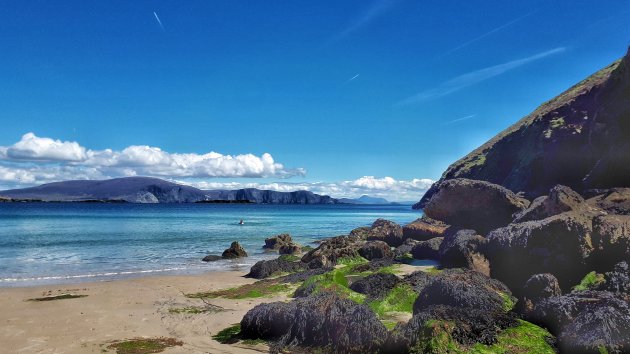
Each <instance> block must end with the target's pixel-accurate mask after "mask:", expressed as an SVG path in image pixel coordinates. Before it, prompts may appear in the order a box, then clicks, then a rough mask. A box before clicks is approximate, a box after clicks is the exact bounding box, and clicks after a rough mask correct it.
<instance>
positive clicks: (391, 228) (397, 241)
mask: <svg viewBox="0 0 630 354" xmlns="http://www.w3.org/2000/svg"><path fill="white" fill-rule="evenodd" d="M367 240H368V241H385V242H386V243H387V244H388V245H390V246H392V247H398V246H400V245H402V243H403V231H402V227H401V226H400V225H398V224H396V223H395V222H393V221H389V220H385V219H377V220H376V221H374V223H373V224H372V228H371V229H370V233H369V235H368V237H367Z"/></svg>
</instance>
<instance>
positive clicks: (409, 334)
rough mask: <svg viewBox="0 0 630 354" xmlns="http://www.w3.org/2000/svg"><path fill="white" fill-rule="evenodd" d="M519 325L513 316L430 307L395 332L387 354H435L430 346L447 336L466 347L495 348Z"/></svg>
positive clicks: (511, 314)
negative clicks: (506, 331)
mask: <svg viewBox="0 0 630 354" xmlns="http://www.w3.org/2000/svg"><path fill="white" fill-rule="evenodd" d="M517 324H518V321H517V319H516V317H515V315H514V314H513V313H505V312H489V311H485V310H481V309H475V308H460V307H453V306H444V305H437V306H430V307H428V308H426V309H424V310H423V311H421V312H418V313H416V314H414V316H413V318H412V319H411V320H410V321H409V322H408V323H407V324H404V325H402V326H400V325H399V326H398V327H397V328H396V329H395V330H394V331H393V332H392V333H391V336H390V339H389V340H388V342H387V345H386V350H385V351H384V352H386V353H410V352H413V353H416V352H422V353H435V351H434V350H435V349H436V348H431V347H430V344H429V343H430V342H431V341H432V340H433V339H434V338H444V337H445V336H448V337H450V338H452V339H453V340H455V341H456V342H458V343H459V344H462V345H464V346H470V345H473V344H475V343H481V344H485V345H492V344H494V343H496V341H497V335H498V334H499V333H500V332H501V331H502V330H504V329H506V328H510V327H514V326H516V325H517ZM420 348H421V349H420ZM442 349H443V348H442Z"/></svg>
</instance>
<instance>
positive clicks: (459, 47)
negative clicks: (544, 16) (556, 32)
mask: <svg viewBox="0 0 630 354" xmlns="http://www.w3.org/2000/svg"><path fill="white" fill-rule="evenodd" d="M536 12H538V11H532V12H530V13H528V14H525V15H523V16H521V17H518V18H515V19H513V20H512V21H510V22H507V23H504V24H502V25H501V26H499V27H496V28H494V29H492V30H490V31H488V32H486V33H484V34H482V35H480V36H477V37H475V38H473V39H471V40H469V41H468V42H465V43H462V44H460V45H458V46H457V47H455V48H453V49H450V50H448V51H446V52H444V53H442V54H441V55H439V56H438V57H437V58H443V57H445V56H447V55H449V54H452V53H455V52H456V51H458V50H460V49H462V48H465V47H467V46H469V45H471V44H473V43H475V42H477V41H478V40H480V39H483V38H486V37H488V36H489V35H491V34H493V33H495V32H499V31H500V30H502V29H504V28H506V27H509V26H511V25H513V24H515V23H517V22H519V21H521V20H523V19H525V18H527V17H529V16H531V15H533V14H535V13H536Z"/></svg>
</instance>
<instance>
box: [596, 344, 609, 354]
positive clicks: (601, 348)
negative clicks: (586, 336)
mask: <svg viewBox="0 0 630 354" xmlns="http://www.w3.org/2000/svg"><path fill="white" fill-rule="evenodd" d="M597 351H598V352H599V354H608V349H606V347H604V346H599V347H597Z"/></svg>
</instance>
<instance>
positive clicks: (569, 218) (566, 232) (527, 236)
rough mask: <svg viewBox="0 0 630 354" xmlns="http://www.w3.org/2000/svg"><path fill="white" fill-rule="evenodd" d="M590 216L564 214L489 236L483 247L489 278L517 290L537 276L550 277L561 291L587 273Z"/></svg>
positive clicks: (502, 229)
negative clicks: (549, 275) (558, 283)
mask: <svg viewBox="0 0 630 354" xmlns="http://www.w3.org/2000/svg"><path fill="white" fill-rule="evenodd" d="M592 218H593V215H590V214H587V213H583V212H582V211H580V212H573V211H572V212H567V213H562V214H558V215H555V216H552V217H549V218H547V219H544V220H540V221H528V222H524V223H517V224H511V225H509V226H507V227H503V228H500V229H497V230H494V231H492V232H490V234H488V236H487V238H486V239H487V244H486V247H485V254H486V257H487V258H488V259H489V260H490V264H491V275H492V277H493V278H497V279H499V280H501V281H504V282H505V283H506V284H508V285H509V286H510V287H512V288H515V289H518V288H519V287H521V286H523V284H525V282H526V281H527V279H529V278H530V277H531V276H532V275H534V274H538V273H552V274H554V275H555V276H556V277H557V278H558V281H559V282H560V286H561V287H562V288H563V289H568V288H569V287H570V286H572V285H574V284H577V283H578V282H579V281H580V280H581V275H583V274H586V273H587V272H588V270H589V269H588V268H589V267H588V262H587V260H588V258H589V255H590V254H591V252H592V250H593V247H592V242H591V233H592V222H591V220H592Z"/></svg>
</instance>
